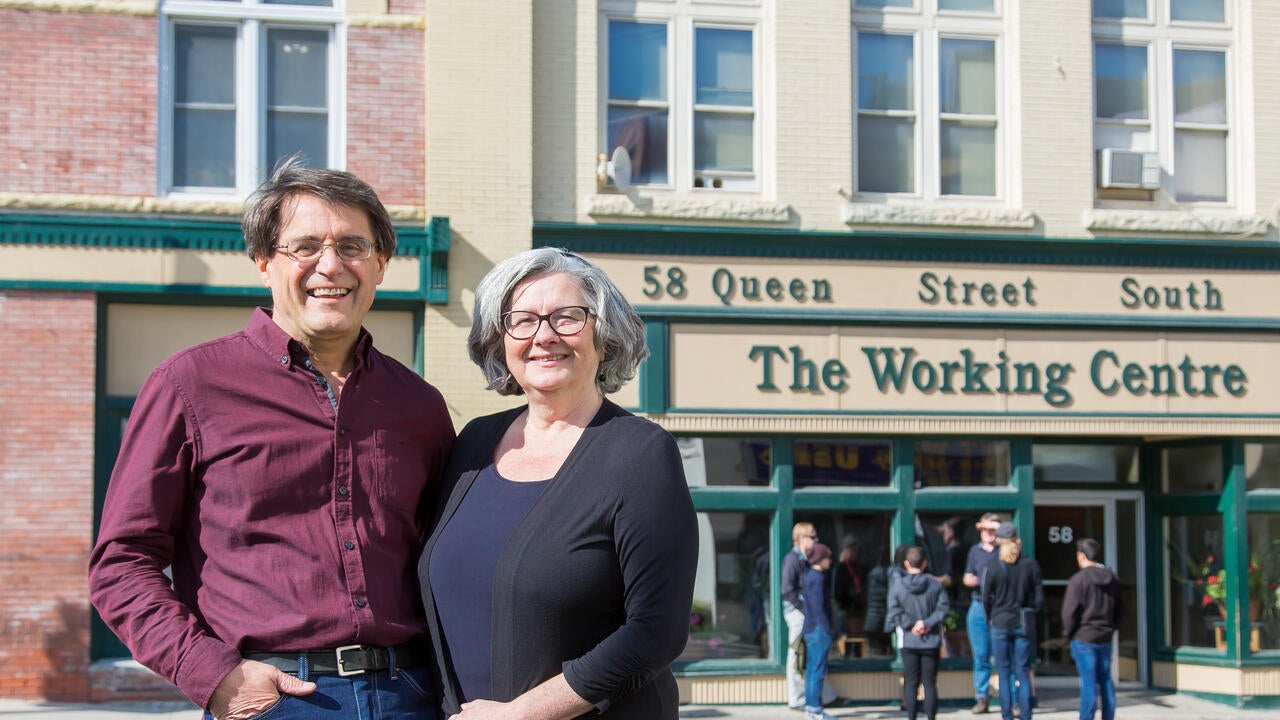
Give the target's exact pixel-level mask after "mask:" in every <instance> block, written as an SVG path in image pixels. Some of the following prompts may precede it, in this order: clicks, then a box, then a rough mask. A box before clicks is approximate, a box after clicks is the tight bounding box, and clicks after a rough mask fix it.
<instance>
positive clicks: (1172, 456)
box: [1160, 445, 1223, 493]
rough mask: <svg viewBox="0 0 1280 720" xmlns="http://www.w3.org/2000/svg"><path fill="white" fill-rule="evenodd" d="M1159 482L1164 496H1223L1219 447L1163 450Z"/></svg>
mask: <svg viewBox="0 0 1280 720" xmlns="http://www.w3.org/2000/svg"><path fill="white" fill-rule="evenodd" d="M1160 480H1161V488H1162V489H1163V490H1164V491H1165V492H1171V493H1186V492H1222V482H1223V480H1222V446H1221V445H1191V446H1187V447H1172V448H1164V449H1163V450H1161V451H1160Z"/></svg>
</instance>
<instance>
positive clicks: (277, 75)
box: [159, 0, 345, 197]
mask: <svg viewBox="0 0 1280 720" xmlns="http://www.w3.org/2000/svg"><path fill="white" fill-rule="evenodd" d="M161 13H162V17H163V22H162V24H161V27H162V38H161V63H160V110H161V112H160V118H161V121H160V138H159V146H160V153H159V157H160V163H159V167H160V178H159V181H160V189H161V194H166V195H168V194H187V195H209V196H233V197H238V196H243V195H245V194H247V193H248V192H250V191H252V190H253V188H254V187H256V186H257V185H258V184H259V183H260V182H261V181H262V180H263V179H264V178H265V177H266V176H267V175H268V174H269V173H270V172H271V169H272V168H273V167H274V166H275V165H276V163H278V162H279V161H280V160H281V159H282V158H286V157H289V156H290V155H293V154H294V153H301V155H302V157H303V159H304V162H306V164H308V165H311V166H315V167H341V166H342V165H343V164H344V161H345V158H344V157H343V147H344V143H343V137H342V136H343V123H342V117H343V112H342V107H341V104H342V99H343V92H342V89H341V88H342V82H343V80H342V68H343V67H344V64H345V58H344V52H343V44H344V43H343V40H344V36H345V35H344V30H343V26H342V24H341V20H342V12H341V10H340V9H338V8H335V7H334V0H274V1H273V0H165V1H164V2H163V3H162V5H161Z"/></svg>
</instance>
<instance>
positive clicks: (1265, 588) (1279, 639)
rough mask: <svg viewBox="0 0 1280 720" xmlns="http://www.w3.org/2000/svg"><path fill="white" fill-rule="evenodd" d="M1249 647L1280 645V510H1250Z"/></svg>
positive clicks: (1252, 649) (1273, 648) (1274, 648)
mask: <svg viewBox="0 0 1280 720" xmlns="http://www.w3.org/2000/svg"><path fill="white" fill-rule="evenodd" d="M1248 588H1249V642H1250V645H1249V649H1250V650H1251V651H1258V650H1277V649H1280V514H1277V513H1249V583H1248Z"/></svg>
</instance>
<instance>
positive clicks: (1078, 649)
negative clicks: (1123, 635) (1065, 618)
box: [1071, 640, 1116, 720]
mask: <svg viewBox="0 0 1280 720" xmlns="http://www.w3.org/2000/svg"><path fill="white" fill-rule="evenodd" d="M1071 657H1072V658H1074V659H1075V661H1076V671H1077V672H1079V673H1080V720H1093V715H1094V711H1095V710H1096V709H1097V707H1096V706H1097V705H1098V703H1099V702H1101V704H1102V720H1115V717H1116V686H1115V683H1113V682H1111V643H1109V642H1106V643H1087V642H1080V641H1079V640H1072V641H1071Z"/></svg>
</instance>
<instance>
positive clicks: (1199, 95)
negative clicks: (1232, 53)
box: [1173, 50, 1227, 124]
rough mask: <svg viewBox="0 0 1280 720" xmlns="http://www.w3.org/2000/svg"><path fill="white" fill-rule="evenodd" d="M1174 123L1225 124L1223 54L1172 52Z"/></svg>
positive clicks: (1225, 84)
mask: <svg viewBox="0 0 1280 720" xmlns="http://www.w3.org/2000/svg"><path fill="white" fill-rule="evenodd" d="M1173 106H1174V108H1173V109H1174V117H1173V119H1174V121H1175V122H1180V123H1184V122H1186V123H1205V124H1222V123H1225V122H1226V121H1227V54H1226V53H1224V52H1220V51H1216V50H1174V51H1173Z"/></svg>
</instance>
